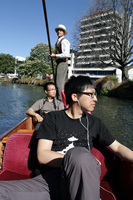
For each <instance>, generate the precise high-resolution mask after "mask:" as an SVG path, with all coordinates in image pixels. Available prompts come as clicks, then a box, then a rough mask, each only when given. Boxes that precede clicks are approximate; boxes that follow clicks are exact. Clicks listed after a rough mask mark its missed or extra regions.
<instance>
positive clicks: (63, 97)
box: [61, 90, 69, 108]
mask: <svg viewBox="0 0 133 200" xmlns="http://www.w3.org/2000/svg"><path fill="white" fill-rule="evenodd" d="M61 96H62V100H63V103H64V105H65V108H68V107H69V105H68V104H66V96H65V93H64V90H62V91H61Z"/></svg>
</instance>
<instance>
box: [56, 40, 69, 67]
mask: <svg viewBox="0 0 133 200" xmlns="http://www.w3.org/2000/svg"><path fill="white" fill-rule="evenodd" d="M64 39H65V38H62V39H61V40H60V41H59V42H58V44H57V43H56V54H61V53H62V49H61V42H62V40H64ZM66 61H68V58H62V59H61V58H56V62H57V64H58V63H60V62H66Z"/></svg>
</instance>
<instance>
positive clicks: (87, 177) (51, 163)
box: [0, 76, 133, 200]
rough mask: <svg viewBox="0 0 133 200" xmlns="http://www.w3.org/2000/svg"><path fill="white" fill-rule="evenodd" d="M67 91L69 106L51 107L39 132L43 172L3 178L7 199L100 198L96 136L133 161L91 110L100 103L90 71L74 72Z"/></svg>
mask: <svg viewBox="0 0 133 200" xmlns="http://www.w3.org/2000/svg"><path fill="white" fill-rule="evenodd" d="M65 95H66V103H67V104H69V108H68V109H67V110H61V111H55V112H49V113H48V114H47V115H46V117H45V118H44V120H43V122H42V123H41V126H40V128H39V130H38V133H37V136H36V138H37V139H38V147H37V157H38V161H39V163H40V166H39V168H38V173H40V175H37V176H36V177H35V178H33V179H29V180H21V181H14V182H10V183H9V182H8V181H5V182H0V197H1V196H2V197H3V198H2V199H10V200H18V199H24V198H25V199H28V200H31V199H32V200H36V199H38V200H44V199H45V200H59V199H60V196H62V199H63V200H69V199H71V200H88V199H89V200H99V199H100V164H99V161H98V160H97V159H96V158H95V157H94V156H93V155H92V154H91V152H90V150H91V149H92V148H93V141H94V139H95V140H97V141H98V142H99V143H100V144H101V145H104V146H107V148H108V149H110V150H111V151H113V152H114V153H115V154H117V155H118V156H119V157H120V158H122V159H123V160H127V161H129V162H131V163H133V151H131V150H130V149H128V148H127V147H125V146H123V145H122V144H120V143H119V142H118V141H116V140H115V139H114V137H113V136H112V135H111V134H110V132H109V131H108V129H107V128H106V126H105V125H104V124H103V123H102V122H101V120H100V119H98V118H97V117H95V116H93V115H90V114H88V113H87V112H86V111H93V110H94V107H95V104H96V102H97V95H96V91H95V84H94V82H93V81H92V80H91V79H90V78H89V77H86V76H78V77H71V78H70V79H69V80H68V82H67V83H66V84H65ZM9 197H10V198H9ZM23 197H24V198H23Z"/></svg>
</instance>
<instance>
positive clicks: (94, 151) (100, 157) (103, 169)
mask: <svg viewBox="0 0 133 200" xmlns="http://www.w3.org/2000/svg"><path fill="white" fill-rule="evenodd" d="M91 153H92V154H93V155H94V156H95V157H96V158H97V159H98V160H99V161H100V162H101V176H100V181H101V180H102V179H103V177H104V176H105V174H106V173H107V168H106V165H105V157H104V156H103V154H102V153H101V152H100V151H99V150H97V149H95V148H93V149H92V150H91Z"/></svg>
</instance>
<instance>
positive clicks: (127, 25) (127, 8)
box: [78, 0, 133, 81]
mask: <svg viewBox="0 0 133 200" xmlns="http://www.w3.org/2000/svg"><path fill="white" fill-rule="evenodd" d="M93 15H95V16H96V15H98V16H99V17H98V21H97V23H94V24H93V25H92V26H91V27H90V26H87V24H85V23H84V31H85V29H86V30H87V28H88V29H89V30H90V31H88V34H87V38H88V39H86V41H85V42H86V43H88V48H89V49H90V50H91V53H93V59H94V60H99V61H100V62H101V64H102V66H103V67H107V66H110V67H115V68H119V69H120V70H121V71H122V81H124V80H125V79H127V78H128V75H127V74H128V73H127V72H128V70H129V69H131V68H133V59H132V56H133V43H132V38H133V19H132V16H133V1H132V0H109V1H108V0H94V1H93V5H91V6H90V7H89V9H88V12H87V13H86V15H85V16H84V18H89V17H90V16H93ZM82 19H83V18H82ZM103 19H104V20H103ZM78 27H79V25H78ZM85 27H86V28H85ZM108 27H110V28H109V29H108ZM98 28H99V30H100V33H101V34H100V37H98V35H97V32H96V31H97V29H98ZM81 30H82V31H83V28H82V27H81V28H80V31H81ZM92 32H93V34H92ZM101 41H105V43H104V44H103V42H101ZM107 47H109V48H107ZM98 48H99V51H97V49H98ZM103 55H104V56H103ZM94 57H95V58H94ZM85 60H87V56H86V58H85Z"/></svg>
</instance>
